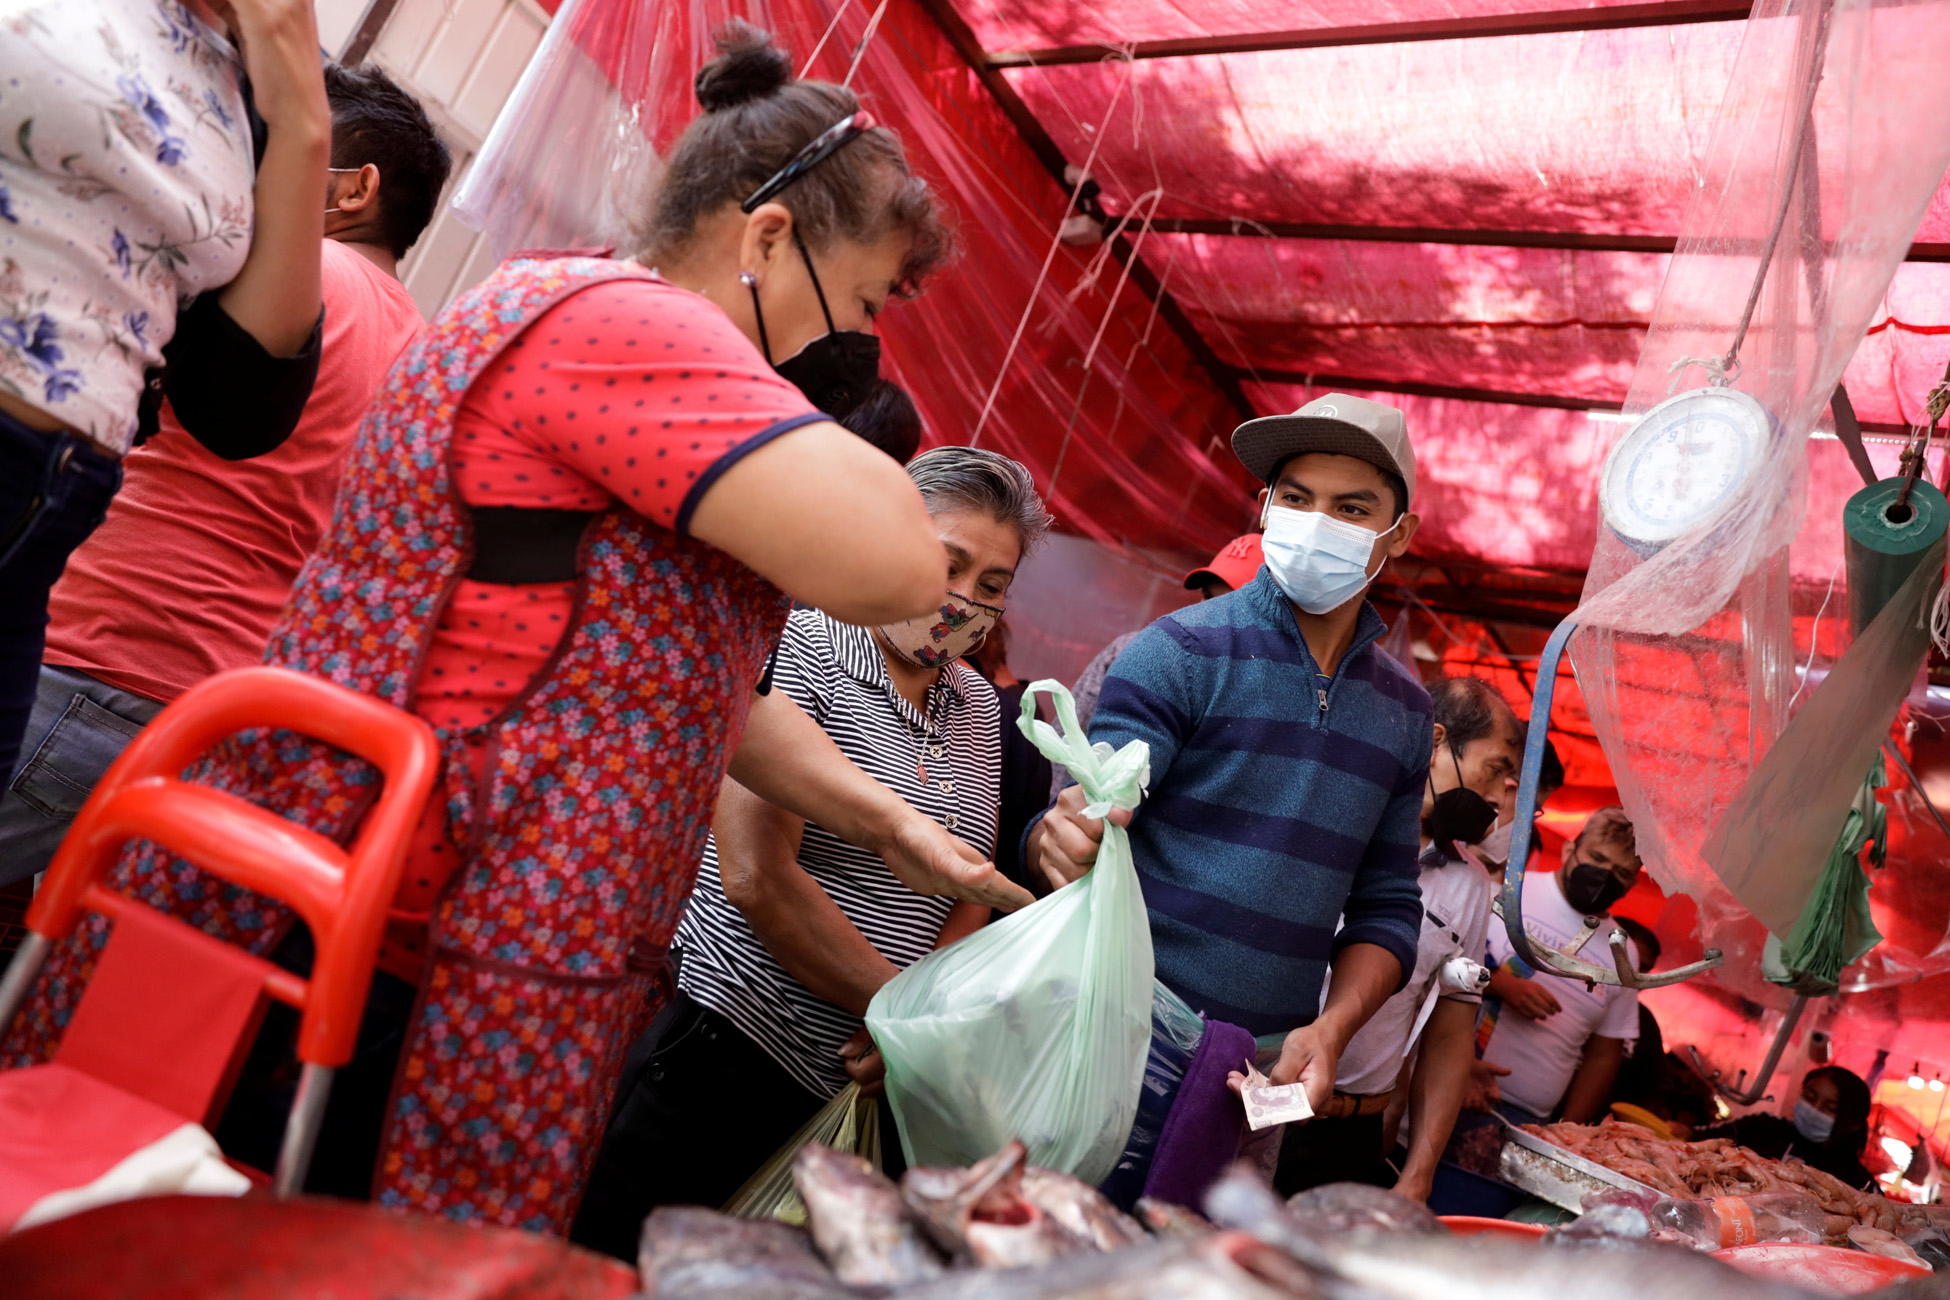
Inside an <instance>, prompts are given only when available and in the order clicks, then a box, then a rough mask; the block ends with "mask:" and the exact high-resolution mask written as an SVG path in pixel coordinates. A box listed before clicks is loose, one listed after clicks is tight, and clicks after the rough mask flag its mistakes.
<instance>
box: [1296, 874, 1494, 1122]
mask: <svg viewBox="0 0 1950 1300" xmlns="http://www.w3.org/2000/svg"><path fill="white" fill-rule="evenodd" d="M1421 866H1422V874H1421V885H1422V936H1421V938H1420V939H1419V940H1418V941H1417V942H1416V945H1415V969H1414V971H1413V972H1411V973H1410V975H1409V977H1408V983H1406V984H1404V985H1403V986H1402V987H1401V988H1399V989H1397V990H1396V991H1395V994H1394V996H1393V997H1391V998H1389V999H1388V1000H1387V1001H1386V1002H1384V1003H1382V1004H1381V1009H1380V1010H1378V1011H1376V1012H1375V1013H1374V1018H1373V1019H1372V1020H1370V1021H1368V1023H1367V1024H1365V1025H1363V1026H1361V1030H1360V1032H1359V1033H1357V1034H1355V1035H1354V1038H1353V1041H1351V1042H1349V1043H1348V1045H1347V1050H1346V1051H1344V1052H1342V1053H1341V1063H1340V1070H1339V1073H1337V1074H1336V1075H1335V1076H1334V1087H1335V1088H1336V1089H1338V1090H1339V1091H1341V1092H1346V1093H1352V1094H1354V1095H1355V1096H1357V1097H1367V1096H1373V1095H1375V1094H1377V1093H1383V1092H1387V1091H1388V1090H1389V1089H1390V1088H1393V1087H1394V1086H1395V1080H1396V1079H1397V1078H1398V1077H1399V1076H1400V1074H1401V1069H1402V1062H1403V1061H1404V1060H1406V1059H1407V1058H1408V1052H1409V1048H1410V1047H1411V1046H1412V1043H1411V1041H1410V1040H1411V1038H1412V1036H1413V1035H1414V1033H1415V1031H1416V1028H1417V1021H1418V1020H1419V1019H1420V1018H1421V1013H1422V1008H1423V1007H1424V1006H1426V1005H1427V1004H1428V1002H1429V1000H1430V998H1431V996H1432V995H1433V994H1434V992H1435V988H1436V981H1437V979H1438V978H1439V977H1440V976H1441V974H1442V967H1443V966H1444V965H1445V964H1446V963H1447V962H1448V961H1449V960H1450V959H1452V958H1455V957H1468V958H1470V959H1471V960H1472V961H1480V960H1482V956H1483V946H1484V943H1485V941H1486V935H1487V932H1488V930H1489V923H1490V878H1489V877H1488V876H1487V875H1485V874H1484V873H1483V872H1482V870H1481V869H1480V868H1478V867H1476V866H1475V865H1474V864H1472V863H1468V862H1457V861H1454V860H1451V859H1446V858H1444V857H1443V856H1442V855H1441V853H1440V852H1439V851H1437V850H1436V849H1435V848H1433V847H1431V848H1430V849H1429V850H1428V851H1427V852H1425V853H1423V854H1422V857H1421ZM1442 996H1443V997H1445V998H1451V999H1453V1000H1455V1001H1457V1002H1471V1003H1474V1002H1478V1001H1480V1000H1481V999H1480V998H1479V997H1478V996H1477V995H1476V994H1474V993H1445V994H1443V995H1442Z"/></svg>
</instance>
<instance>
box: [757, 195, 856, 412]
mask: <svg viewBox="0 0 1950 1300" xmlns="http://www.w3.org/2000/svg"><path fill="white" fill-rule="evenodd" d="M792 242H793V243H794V244H795V245H797V246H798V249H799V256H800V257H802V258H804V259H805V261H806V274H807V275H809V276H811V277H812V283H813V292H814V293H816V294H818V295H819V311H820V314H821V315H822V316H824V317H825V318H826V332H825V333H824V334H822V335H820V336H819V337H818V338H816V339H814V340H813V341H812V342H810V343H808V344H806V346H805V347H803V348H800V349H799V350H798V351H797V352H795V353H793V354H792V355H791V356H789V357H787V358H786V359H785V360H783V361H773V360H772V342H771V340H770V339H769V338H767V337H766V335H765V313H764V311H762V310H761V309H760V308H759V305H758V285H757V283H756V282H752V283H751V285H750V287H751V291H752V314H753V315H754V316H756V317H758V343H759V346H760V347H762V348H763V349H765V360H766V361H768V362H770V363H771V366H772V369H774V370H776V371H778V372H779V374H781V375H783V376H784V377H785V378H786V379H788V380H790V381H791V382H792V385H793V387H795V388H797V389H798V390H799V391H800V392H802V393H804V394H805V395H806V400H807V401H809V402H811V403H812V404H813V405H814V406H817V407H818V408H819V409H820V410H822V411H824V412H826V414H828V415H830V416H832V417H834V418H835V419H839V418H840V417H842V416H845V415H848V414H851V413H852V411H853V408H854V407H856V406H858V405H859V404H860V403H862V402H864V401H866V400H867V394H868V393H870V392H872V391H873V386H874V384H875V383H876V382H878V380H879V379H880V340H879V339H878V338H876V337H875V336H874V335H872V334H866V333H863V332H861V331H859V330H837V329H834V328H833V313H832V311H831V310H830V309H829V308H828V307H827V306H826V290H825V289H824V288H822V287H821V286H820V283H819V272H817V271H815V270H814V269H813V262H812V254H811V253H809V252H807V251H806V241H805V240H803V239H801V238H800V237H799V230H798V227H796V226H795V227H793V230H792Z"/></svg>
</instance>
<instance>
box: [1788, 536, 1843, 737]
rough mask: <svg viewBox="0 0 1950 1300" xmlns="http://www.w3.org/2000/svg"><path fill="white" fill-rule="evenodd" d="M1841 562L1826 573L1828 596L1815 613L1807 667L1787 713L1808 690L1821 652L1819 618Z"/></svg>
mask: <svg viewBox="0 0 1950 1300" xmlns="http://www.w3.org/2000/svg"><path fill="white" fill-rule="evenodd" d="M1841 572H1842V562H1841V561H1840V560H1837V561H1835V567H1834V568H1833V569H1831V570H1830V571H1829V573H1828V594H1827V595H1825V596H1823V597H1822V598H1821V608H1820V609H1817V610H1816V611H1815V625H1814V627H1813V628H1811V629H1809V632H1808V665H1807V667H1805V668H1803V669H1802V670H1801V681H1800V682H1799V683H1798V684H1797V685H1796V686H1795V688H1794V694H1792V695H1790V696H1788V702H1787V711H1788V712H1789V713H1793V712H1794V702H1795V701H1796V700H1798V699H1800V698H1801V692H1803V691H1805V690H1807V689H1808V678H1809V676H1811V675H1812V674H1813V673H1814V671H1815V655H1817V654H1818V653H1820V651H1821V616H1822V615H1823V614H1824V613H1826V612H1827V610H1828V601H1829V598H1830V597H1832V596H1833V595H1834V594H1835V579H1836V578H1838V577H1840V576H1841Z"/></svg>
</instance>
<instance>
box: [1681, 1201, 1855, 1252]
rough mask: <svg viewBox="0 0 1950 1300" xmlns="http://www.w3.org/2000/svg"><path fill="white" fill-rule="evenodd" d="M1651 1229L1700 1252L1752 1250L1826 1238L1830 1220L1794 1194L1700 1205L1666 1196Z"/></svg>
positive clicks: (1711, 1202) (1702, 1202) (1817, 1206)
mask: <svg viewBox="0 0 1950 1300" xmlns="http://www.w3.org/2000/svg"><path fill="white" fill-rule="evenodd" d="M1648 1217H1650V1218H1651V1220H1652V1226H1653V1227H1654V1228H1655V1229H1657V1228H1664V1229H1666V1230H1668V1231H1671V1232H1675V1233H1678V1234H1680V1235H1682V1236H1686V1237H1690V1238H1692V1240H1693V1244H1694V1245H1696V1246H1698V1247H1699V1248H1700V1249H1701V1250H1720V1249H1722V1248H1723V1247H1727V1246H1751V1245H1753V1244H1754V1243H1755V1242H1757V1241H1805V1242H1821V1241H1825V1240H1827V1234H1826V1233H1825V1232H1824V1230H1823V1229H1824V1224H1823V1220H1824V1218H1825V1217H1826V1216H1825V1215H1824V1213H1823V1211H1822V1208H1821V1206H1820V1204H1819V1203H1818V1202H1816V1201H1815V1200H1814V1198H1813V1197H1807V1196H1802V1195H1800V1194H1798V1193H1795V1192H1764V1193H1762V1194H1760V1195H1758V1196H1715V1197H1711V1198H1709V1199H1707V1200H1702V1201H1681V1200H1675V1199H1673V1198H1671V1197H1664V1198H1661V1199H1660V1200H1658V1201H1657V1202H1655V1203H1654V1204H1653V1206H1652V1208H1651V1211H1650V1213H1649V1216H1648Z"/></svg>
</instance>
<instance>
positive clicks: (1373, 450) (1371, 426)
mask: <svg viewBox="0 0 1950 1300" xmlns="http://www.w3.org/2000/svg"><path fill="white" fill-rule="evenodd" d="M1313 451H1325V452H1332V453H1333V454H1335V455H1337V456H1353V457H1355V458H1356V459H1359V460H1365V461H1367V462H1368V463H1369V464H1370V465H1373V466H1375V467H1376V468H1377V469H1381V470H1384V471H1386V472H1387V473H1390V474H1399V475H1401V480H1402V483H1403V484H1404V485H1405V486H1406V487H1407V488H1408V501H1404V502H1402V508H1403V509H1407V508H1408V506H1409V502H1411V501H1413V500H1414V499H1415V449H1414V448H1413V447H1411V446H1409V443H1408V421H1407V420H1405V419H1403V418H1402V413H1401V411H1400V410H1399V409H1397V408H1396V407H1393V406H1383V405H1382V404H1381V403H1380V402H1370V401H1368V400H1367V399H1366V398H1362V397H1349V396H1348V395H1347V394H1346V393H1329V394H1327V395H1326V396H1325V397H1316V398H1315V399H1314V400H1313V401H1311V402H1308V403H1307V404H1306V405H1305V406H1303V407H1301V408H1300V409H1299V410H1297V411H1295V412H1294V413H1293V414H1291V415H1266V416H1261V417H1260V418H1259V419H1257V420H1248V421H1246V422H1245V423H1244V424H1242V425H1240V426H1239V427H1238V428H1237V429H1234V430H1233V431H1232V454H1233V455H1235V456H1237V457H1239V463H1240V464H1242V465H1244V466H1245V467H1246V472H1247V473H1249V474H1251V475H1252V476H1253V477H1254V478H1256V479H1258V480H1259V481H1260V482H1262V483H1271V482H1272V481H1273V474H1274V472H1275V471H1276V470H1278V469H1279V467H1280V466H1281V465H1283V464H1285V463H1286V462H1287V461H1288V460H1290V459H1292V458H1293V457H1295V456H1302V455H1305V454H1306V453H1308V452H1313Z"/></svg>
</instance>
